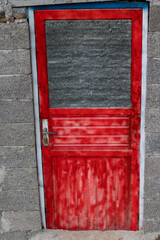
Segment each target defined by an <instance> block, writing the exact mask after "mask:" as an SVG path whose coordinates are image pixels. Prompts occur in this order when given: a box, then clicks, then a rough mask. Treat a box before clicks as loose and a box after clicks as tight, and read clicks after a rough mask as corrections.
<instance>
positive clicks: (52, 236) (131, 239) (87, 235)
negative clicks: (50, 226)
mask: <svg viewBox="0 0 160 240" xmlns="http://www.w3.org/2000/svg"><path fill="white" fill-rule="evenodd" d="M30 240H160V232H159V233H148V234H143V232H141V231H139V232H133V231H104V232H103V231H64V230H44V231H42V232H41V233H38V234H37V235H35V236H34V237H32V238H30Z"/></svg>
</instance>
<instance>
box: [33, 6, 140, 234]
mask: <svg viewBox="0 0 160 240" xmlns="http://www.w3.org/2000/svg"><path fill="white" fill-rule="evenodd" d="M66 19H67V20H100V19H101V20H109V19H116V20H119V19H125V20H126V19H127V20H129V21H131V23H132V28H131V29H132V34H131V35H132V53H131V72H130V73H131V96H130V100H131V107H130V108H129V107H128V108H104V107H102V108H98V107H97V108H79V109H77V108H75V109H74V108H63V107H64V106H62V107H61V108H51V107H50V103H49V91H48V75H47V51H46V32H45V21H46V20H66ZM35 29H36V48H37V71H38V84H39V99H40V117H41V120H42V119H48V124H49V126H48V127H49V131H54V132H56V135H54V136H53V135H50V144H49V146H48V147H46V146H44V145H43V134H42V154H43V170H44V185H45V204H46V220H47V228H50V229H69V230H90V229H99V230H118V229H121V230H137V229H138V214H139V196H138V194H139V140H140V131H139V129H140V104H141V52H142V11H141V10H139V9H136V10H132V9H131V10H129V9H126V10H124V9H114V10H105V9H103V10H101V9H100V10H49V11H47V10H44V11H43V10H42V11H36V12H35ZM93 81H94V79H93Z"/></svg>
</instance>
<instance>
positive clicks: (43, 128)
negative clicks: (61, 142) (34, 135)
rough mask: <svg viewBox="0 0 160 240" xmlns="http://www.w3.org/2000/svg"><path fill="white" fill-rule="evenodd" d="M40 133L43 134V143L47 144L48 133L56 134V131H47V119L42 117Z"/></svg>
mask: <svg viewBox="0 0 160 240" xmlns="http://www.w3.org/2000/svg"><path fill="white" fill-rule="evenodd" d="M42 134H43V145H44V146H49V134H56V132H49V131H48V119H42Z"/></svg>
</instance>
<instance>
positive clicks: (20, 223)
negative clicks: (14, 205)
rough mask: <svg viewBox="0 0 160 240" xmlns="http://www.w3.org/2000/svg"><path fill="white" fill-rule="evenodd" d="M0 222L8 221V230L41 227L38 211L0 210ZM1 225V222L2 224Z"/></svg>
mask: <svg viewBox="0 0 160 240" xmlns="http://www.w3.org/2000/svg"><path fill="white" fill-rule="evenodd" d="M2 222H5V223H8V228H7V229H4V231H5V232H7V231H6V230H8V231H11V232H12V231H18V230H19V229H21V231H27V230H32V231H37V230H40V229H41V220H40V212H39V211H28V212H27V211H26V212H2ZM2 227H3V224H2Z"/></svg>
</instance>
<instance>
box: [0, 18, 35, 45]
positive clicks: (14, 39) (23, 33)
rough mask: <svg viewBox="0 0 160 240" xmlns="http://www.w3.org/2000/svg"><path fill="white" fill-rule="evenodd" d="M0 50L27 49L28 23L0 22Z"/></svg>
mask: <svg viewBox="0 0 160 240" xmlns="http://www.w3.org/2000/svg"><path fill="white" fill-rule="evenodd" d="M0 33H1V35H0V43H1V44H0V50H9V49H13V50H15V49H29V48H30V44H29V29H28V23H21V24H15V23H10V24H5V23H4V24H0Z"/></svg>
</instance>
